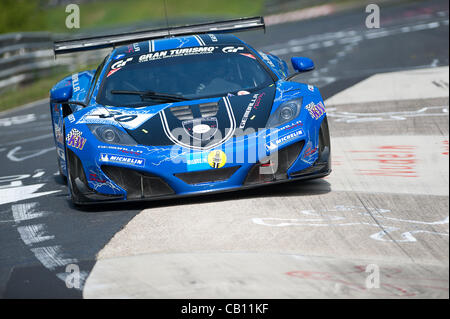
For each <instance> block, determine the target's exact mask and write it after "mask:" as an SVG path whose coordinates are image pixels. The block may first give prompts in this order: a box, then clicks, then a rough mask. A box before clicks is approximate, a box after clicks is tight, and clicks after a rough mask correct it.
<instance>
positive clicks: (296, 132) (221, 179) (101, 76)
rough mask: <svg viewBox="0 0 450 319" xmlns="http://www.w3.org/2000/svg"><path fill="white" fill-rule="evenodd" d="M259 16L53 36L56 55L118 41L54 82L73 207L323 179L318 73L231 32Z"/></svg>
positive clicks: (257, 22)
mask: <svg viewBox="0 0 450 319" xmlns="http://www.w3.org/2000/svg"><path fill="white" fill-rule="evenodd" d="M261 27H264V20H263V19H262V18H261V17H257V18H245V19H239V20H228V21H222V22H215V23H207V24H200V25H191V26H185V27H177V28H171V29H166V30H164V29H160V30H150V31H143V32H136V33H128V34H121V35H113V36H103V37H93V38H85V39H79V40H72V41H61V42H55V48H54V50H55V54H62V53H68V52H75V51H82V50H95V49H99V48H105V47H114V49H113V50H112V52H111V53H110V54H109V55H108V56H106V58H105V59H104V61H103V62H102V63H101V64H100V66H99V67H98V68H97V70H91V71H84V72H80V73H77V74H73V75H72V76H69V77H67V78H65V79H63V80H62V81H60V82H59V83H57V84H56V85H55V86H54V87H53V88H52V90H51V91H50V109H51V115H52V123H53V130H54V137H55V144H56V149H57V160H58V165H59V170H60V173H61V175H62V176H63V177H65V178H66V179H67V184H68V187H69V193H70V196H71V199H72V201H73V202H74V203H75V204H89V203H98V202H116V201H134V200H154V199H164V198H170V197H174V196H189V195H198V194H205V193H211V192H224V191H231V190H238V189H245V188H249V187H255V186H261V185H267V184H273V183H279V182H286V181H294V180H300V179H311V178H318V177H324V176H326V175H328V174H329V173H330V172H331V162H330V136H329V130H328V124H327V117H326V111H325V107H324V103H323V100H322V97H321V95H320V93H319V90H318V89H317V88H316V87H314V86H311V85H307V84H302V83H298V82H295V81H293V78H294V77H295V76H296V75H298V73H300V72H306V71H310V70H312V69H313V68H314V64H313V62H312V61H311V60H310V59H308V58H292V59H291V62H292V65H293V68H294V69H295V70H296V71H297V72H298V73H294V74H292V75H288V73H289V71H288V66H287V64H286V62H284V61H283V60H281V59H280V58H278V57H276V56H273V55H271V54H268V53H264V52H260V51H257V50H255V49H253V48H252V47H250V46H249V45H248V44H246V43H244V42H243V41H242V40H240V39H238V38H237V37H235V36H234V35H231V34H228V33H229V32H237V31H243V30H249V29H252V28H261Z"/></svg>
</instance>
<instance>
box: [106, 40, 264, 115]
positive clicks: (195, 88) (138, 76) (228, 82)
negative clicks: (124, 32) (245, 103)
mask: <svg viewBox="0 0 450 319" xmlns="http://www.w3.org/2000/svg"><path fill="white" fill-rule="evenodd" d="M272 83H273V79H272V77H271V75H270V74H269V72H268V71H267V70H266V69H265V68H264V67H263V66H262V64H261V63H260V62H259V61H258V60H257V59H256V57H255V56H254V55H253V54H252V53H251V52H250V51H248V49H247V48H245V47H244V46H236V47H234V46H211V47H193V48H183V49H173V50H165V51H156V52H152V53H146V54H141V55H135V56H128V57H124V56H123V55H118V56H116V57H115V59H113V60H112V62H111V63H110V65H109V66H108V69H107V72H106V75H105V77H104V79H103V82H102V84H101V86H100V90H99V93H98V95H97V102H98V103H100V104H103V105H110V106H128V107H138V106H143V105H153V104H160V103H167V102H175V101H183V100H194V99H201V98H208V97H220V96H226V95H229V94H233V95H236V94H245V93H246V92H241V91H247V92H252V91H255V90H259V89H261V88H263V87H266V86H268V85H270V84H272ZM247 94H248V93H247Z"/></svg>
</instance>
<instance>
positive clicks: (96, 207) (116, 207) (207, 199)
mask: <svg viewBox="0 0 450 319" xmlns="http://www.w3.org/2000/svg"><path fill="white" fill-rule="evenodd" d="M329 192H331V185H330V183H328V182H327V181H326V180H324V179H314V180H303V181H301V180H299V181H292V182H288V183H280V184H271V185H264V186H260V187H255V188H249V189H240V190H233V191H227V192H223V193H212V194H208V193H206V194H198V195H195V196H189V197H180V198H176V197H175V198H171V199H162V200H143V201H139V202H118V203H102V204H93V205H87V206H84V205H83V206H82V205H80V206H75V205H73V204H71V206H72V208H73V209H76V210H79V211H81V212H86V213H95V212H111V211H123V210H127V211H129V210H133V211H134V210H139V211H140V210H144V209H147V208H158V207H169V206H182V205H193V204H204V203H214V202H226V201H230V200H241V199H251V198H261V197H277V196H283V197H286V196H311V195H321V194H326V193H329Z"/></svg>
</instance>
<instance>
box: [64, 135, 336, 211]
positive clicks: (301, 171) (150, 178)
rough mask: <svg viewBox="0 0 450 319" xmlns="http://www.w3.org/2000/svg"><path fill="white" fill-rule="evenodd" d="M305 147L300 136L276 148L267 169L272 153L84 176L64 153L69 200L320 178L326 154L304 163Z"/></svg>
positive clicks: (104, 169) (156, 196)
mask: <svg viewBox="0 0 450 319" xmlns="http://www.w3.org/2000/svg"><path fill="white" fill-rule="evenodd" d="M307 151H308V150H307V147H306V144H305V140H299V141H295V142H294V143H291V144H290V145H288V146H285V147H283V148H281V149H280V150H279V151H278V153H277V155H278V158H277V165H276V166H277V169H276V170H275V169H273V168H272V166H275V165H273V163H274V159H273V156H267V157H264V158H262V159H261V160H260V161H257V162H256V163H244V164H242V163H240V164H239V165H235V164H233V163H230V164H227V165H225V166H224V167H223V168H216V169H213V168H210V169H206V170H192V171H189V170H186V169H183V170H182V171H181V172H176V171H175V170H164V169H163V168H160V169H159V170H151V171H150V170H148V171H147V170H145V169H141V168H130V167H124V165H117V164H112V163H108V164H105V163H99V164H100V165H99V166H98V167H99V168H98V169H97V170H96V171H95V173H92V171H93V169H90V170H87V171H88V172H90V173H88V175H86V172H85V171H86V170H85V169H83V165H82V161H81V160H80V159H79V158H78V157H77V155H75V153H73V152H69V154H68V156H69V161H70V163H71V164H70V166H71V167H72V168H76V171H74V172H73V176H72V178H71V179H70V180H71V181H72V184H71V189H72V192H76V193H77V196H76V199H77V200H76V201H75V204H79V205H83V204H92V203H110V202H118V201H119V202H120V201H127V202H130V201H132V202H134V201H143V200H145V201H149V200H163V199H170V198H174V197H189V196H196V195H202V194H214V193H220V192H229V191H237V190H243V189H249V188H255V187H260V186H264V185H272V184H278V183H284V182H289V181H295V180H305V179H312V178H320V177H324V176H327V175H328V174H330V172H331V167H330V161H329V153H328V154H325V155H326V156H320V155H319V154H317V156H313V158H316V160H315V161H314V162H313V163H310V162H308V160H309V161H310V160H311V158H310V157H311V156H310V155H308V156H305V154H306V152H307ZM75 163H76V164H75ZM179 165H182V164H179ZM92 176H94V180H92V179H93V178H92ZM99 185H100V186H99ZM105 190H107V191H105ZM111 190H113V191H112V192H111Z"/></svg>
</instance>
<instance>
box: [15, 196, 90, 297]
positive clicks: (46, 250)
mask: <svg viewBox="0 0 450 319" xmlns="http://www.w3.org/2000/svg"><path fill="white" fill-rule="evenodd" d="M38 207H39V203H37V202H31V203H24V204H14V205H12V206H11V210H12V214H13V217H14V220H15V222H16V224H17V225H19V224H20V223H23V222H24V221H34V220H36V219H39V218H42V217H44V216H47V215H49V214H51V213H50V212H41V211H39V210H38ZM17 231H18V233H19V235H20V238H21V240H22V241H23V242H24V244H25V245H27V247H29V248H30V251H31V252H32V253H33V254H34V256H35V257H36V259H37V260H38V261H39V262H40V263H41V264H42V265H43V266H44V267H45V268H47V269H48V270H50V271H52V272H56V271H58V273H56V274H55V276H56V277H58V278H59V279H61V280H62V281H64V282H65V281H66V277H67V275H69V273H67V272H64V271H62V272H60V271H59V270H60V268H61V267H66V266H68V265H70V264H77V263H78V260H77V259H76V258H71V257H70V256H66V255H65V254H64V251H63V249H62V247H61V246H60V245H51V246H39V244H42V243H43V242H46V241H49V240H54V239H55V236H54V235H52V234H48V233H47V232H46V227H45V224H42V223H39V224H32V225H23V226H17ZM36 246H38V247H36ZM87 276H88V273H87V272H86V271H80V274H79V278H80V286H79V287H78V288H76V287H74V288H75V289H78V290H82V289H83V286H84V283H85V281H86V279H87Z"/></svg>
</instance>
